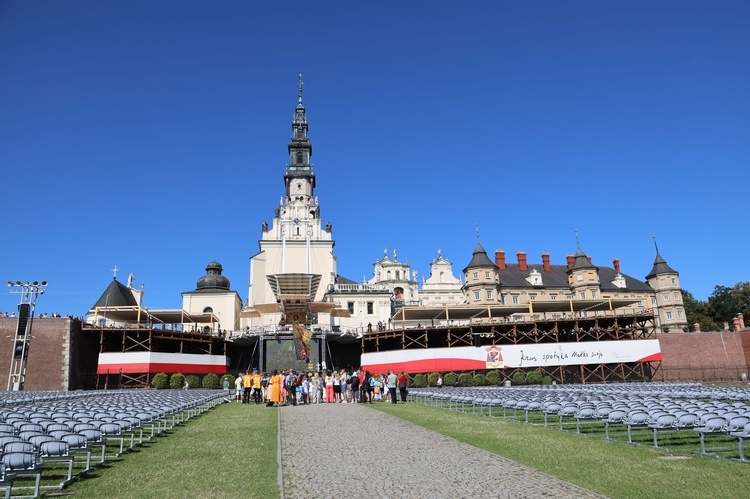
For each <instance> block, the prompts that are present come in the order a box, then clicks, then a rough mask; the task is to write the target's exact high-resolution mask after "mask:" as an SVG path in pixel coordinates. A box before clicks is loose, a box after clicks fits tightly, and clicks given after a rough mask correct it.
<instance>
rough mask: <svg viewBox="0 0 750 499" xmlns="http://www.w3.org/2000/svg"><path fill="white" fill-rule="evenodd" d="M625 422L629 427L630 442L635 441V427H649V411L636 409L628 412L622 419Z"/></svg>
mask: <svg viewBox="0 0 750 499" xmlns="http://www.w3.org/2000/svg"><path fill="white" fill-rule="evenodd" d="M622 422H623V423H625V425H626V426H627V427H628V443H629V444H632V443H634V442H633V433H632V431H633V428H647V427H648V413H647V412H642V411H634V412H630V413H628V415H627V416H626V417H625V418H624V419H623V420H622Z"/></svg>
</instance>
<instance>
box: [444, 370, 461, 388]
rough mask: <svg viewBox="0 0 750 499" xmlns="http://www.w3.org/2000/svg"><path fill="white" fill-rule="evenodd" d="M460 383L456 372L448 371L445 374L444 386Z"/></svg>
mask: <svg viewBox="0 0 750 499" xmlns="http://www.w3.org/2000/svg"><path fill="white" fill-rule="evenodd" d="M456 383H458V376H457V375H456V373H448V374H446V375H445V376H443V386H456Z"/></svg>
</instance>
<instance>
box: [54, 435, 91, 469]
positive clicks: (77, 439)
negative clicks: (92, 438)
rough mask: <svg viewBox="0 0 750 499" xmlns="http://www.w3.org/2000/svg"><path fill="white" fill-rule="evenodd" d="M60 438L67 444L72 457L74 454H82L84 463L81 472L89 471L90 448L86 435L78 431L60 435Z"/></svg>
mask: <svg viewBox="0 0 750 499" xmlns="http://www.w3.org/2000/svg"><path fill="white" fill-rule="evenodd" d="M60 440H62V441H63V442H65V443H67V444H68V450H69V451H70V453H71V454H72V455H73V457H74V458H75V456H76V455H82V456H83V457H84V459H85V462H86V465H85V467H84V469H83V473H86V472H87V471H89V470H90V469H91V449H90V448H89V446H88V441H87V440H86V437H84V436H83V435H80V434H78V433H68V434H66V435H62V437H61V438H60Z"/></svg>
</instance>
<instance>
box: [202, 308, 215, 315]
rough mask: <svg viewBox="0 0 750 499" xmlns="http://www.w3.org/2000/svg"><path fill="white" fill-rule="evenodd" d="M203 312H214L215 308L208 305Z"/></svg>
mask: <svg viewBox="0 0 750 499" xmlns="http://www.w3.org/2000/svg"><path fill="white" fill-rule="evenodd" d="M203 313H204V314H213V313H214V309H212V308H211V307H206V308H204V309H203Z"/></svg>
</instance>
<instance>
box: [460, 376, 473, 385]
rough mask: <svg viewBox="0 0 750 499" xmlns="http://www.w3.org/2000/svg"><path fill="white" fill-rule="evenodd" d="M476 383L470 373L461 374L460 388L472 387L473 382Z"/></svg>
mask: <svg viewBox="0 0 750 499" xmlns="http://www.w3.org/2000/svg"><path fill="white" fill-rule="evenodd" d="M472 381H474V378H473V377H472V375H471V374H469V373H461V375H460V376H459V377H458V386H471V382H472Z"/></svg>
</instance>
